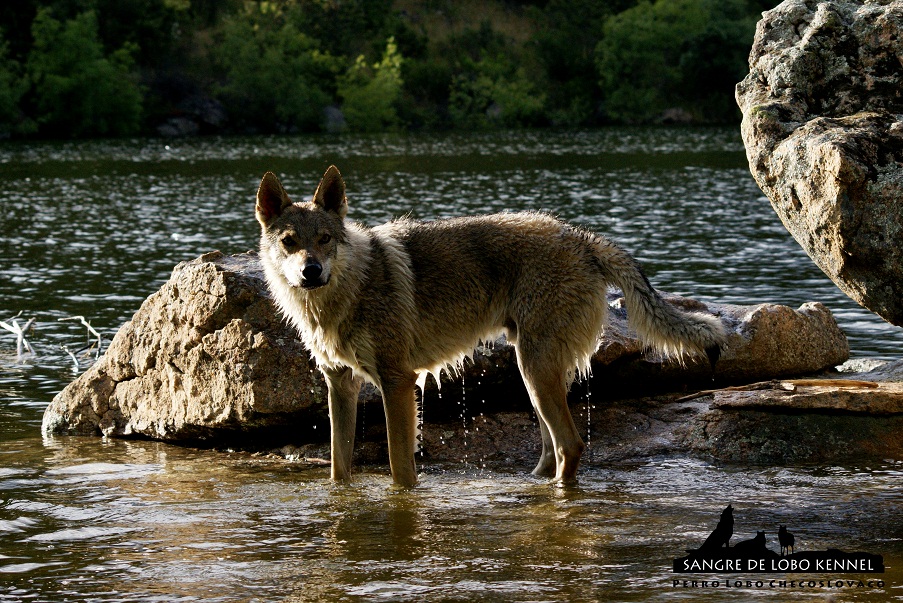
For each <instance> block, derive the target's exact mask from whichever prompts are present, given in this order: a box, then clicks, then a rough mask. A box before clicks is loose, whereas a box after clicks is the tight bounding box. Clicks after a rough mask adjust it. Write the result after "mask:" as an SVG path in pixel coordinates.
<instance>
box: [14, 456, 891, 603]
mask: <svg viewBox="0 0 903 603" xmlns="http://www.w3.org/2000/svg"><path fill="white" fill-rule="evenodd" d="M17 447H18V448H19V450H14V449H15V448H17ZM0 451H2V452H3V453H4V456H5V457H6V459H7V461H8V462H7V463H6V466H5V468H4V469H2V470H0V499H3V500H4V503H3V505H2V506H0V574H2V576H3V579H2V580H0V600H4V599H6V598H8V599H10V600H13V599H16V598H18V600H54V601H62V600H78V601H89V600H93V601H117V600H123V599H124V598H125V600H130V601H173V600H180V597H184V598H185V600H198V599H201V600H206V601H237V600H241V601H253V600H257V601H283V600H291V601H310V600H324V601H325V600H336V601H337V600H359V599H362V600H384V601H447V600H460V601H593V600H598V601H605V600H621V601H652V600H665V599H670V598H672V597H673V596H674V595H680V596H681V597H687V598H696V599H698V600H708V601H719V600H725V601H726V600H736V599H735V598H734V596H735V594H736V592H733V591H732V592H727V591H725V592H719V591H714V592H713V591H710V590H709V591H690V592H688V591H686V590H684V589H679V588H678V589H676V588H674V587H673V585H672V579H673V578H674V576H673V575H672V574H671V570H670V564H671V561H672V560H673V559H674V558H676V557H679V556H682V555H683V554H684V549H686V548H687V547H689V546H696V545H698V544H699V543H701V542H702V541H703V540H704V539H705V537H706V536H707V535H708V530H710V529H711V528H712V526H713V524H714V522H716V521H717V517H718V514H719V513H720V509H721V508H723V507H724V506H725V505H726V504H727V503H728V502H730V503H732V504H733V505H734V508H735V520H736V523H735V541H736V540H740V539H743V538H746V537H751V536H752V535H754V533H755V531H757V530H765V531H766V532H768V533H769V541H770V544H771V545H772V548H776V547H777V543H776V536H775V532H776V530H777V526H778V524H788V525H790V526H792V527H793V528H794V529H793V530H792V531H793V532H794V533H795V534H796V537H797V547H798V548H799V549H800V550H803V549H805V550H814V549H825V548H828V547H834V546H842V547H844V548H847V549H849V550H853V549H860V550H869V551H872V552H878V553H881V554H883V555H884V559H885V564H886V565H887V566H888V568H889V569H888V573H887V574H885V575H883V576H881V578H882V579H883V580H884V581H885V582H887V583H888V584H891V583H895V584H898V585H899V584H900V583H901V579H903V572H901V570H900V569H899V568H900V564H901V562H903V545H901V538H903V507H901V505H900V504H899V502H900V497H899V494H898V484H899V481H900V479H901V477H903V475H901V469H903V468H901V467H900V466H899V465H894V464H887V465H885V466H876V467H869V468H860V469H853V468H839V467H831V468H822V469H815V468H780V469H763V468H757V469H742V468H719V467H715V466H711V465H708V464H705V463H702V462H698V461H691V460H686V459H661V460H656V461H650V462H648V463H646V464H640V465H626V466H617V467H613V468H611V469H608V470H599V469H594V470H589V471H586V472H584V474H583V475H582V479H581V483H580V486H579V487H577V488H574V489H558V488H553V487H550V486H549V485H548V484H546V483H545V482H544V481H541V480H537V479H534V478H531V477H528V476H525V475H524V474H522V473H520V472H516V473H506V472H493V473H491V474H489V475H486V474H485V473H484V474H481V475H476V474H463V475H462V473H461V472H460V469H459V468H457V467H454V468H448V469H450V470H446V469H447V468H445V467H441V466H431V467H429V468H428V473H427V474H426V475H424V476H423V481H422V484H421V485H420V486H419V487H418V488H416V489H415V490H413V491H408V492H397V491H393V490H391V489H389V488H388V487H387V485H388V480H387V478H386V475H385V470H384V469H382V470H380V469H379V468H377V469H374V470H372V471H373V472H372V473H369V472H368V473H363V474H360V475H358V476H357V480H356V482H355V483H354V484H353V485H351V486H347V487H345V486H335V485H332V484H331V483H329V482H327V481H326V476H327V473H326V470H325V469H322V468H318V469H309V468H303V467H300V466H298V465H294V464H291V463H288V462H285V461H281V460H274V459H266V458H254V457H251V456H248V455H245V454H225V453H217V452H210V451H195V450H185V449H180V448H176V447H172V446H167V445H164V444H158V443H150V442H122V441H113V442H105V443H103V444H99V443H98V442H97V441H93V440H90V439H66V440H64V441H61V442H56V441H50V442H47V443H46V447H45V448H43V449H41V448H40V447H35V446H33V445H30V444H28V443H26V442H24V441H23V442H19V443H18V444H17V443H12V442H6V443H4V444H3V445H2V448H0ZM10 494H11V495H12V496H11V498H10ZM678 577H679V578H683V577H685V576H678ZM721 578H722V579H723V578H724V577H723V576H722V577H721ZM746 578H748V577H747V576H732V579H746ZM752 578H753V579H755V578H756V576H752ZM771 578H774V579H799V578H800V576H785V575H779V576H770V577H769V579H771ZM872 578H874V576H873V577H872ZM814 579H818V576H817V575H816V576H815V578H814ZM740 590H742V591H743V592H744V595H743V596H744V597H747V598H749V597H757V596H768V595H771V596H773V595H774V591H773V590H772V591H771V592H769V591H768V590H757V589H755V588H752V589H740ZM855 591H856V592H855V596H856V599H857V600H864V601H868V600H871V601H879V600H887V597H888V596H889V595H893V594H899V593H894V592H893V591H892V590H891V589H888V588H884V589H874V588H873V589H855ZM844 592H849V591H844ZM810 594H811V593H809V594H805V593H803V594H800V593H796V592H784V593H782V595H781V600H797V599H802V598H809V595H810ZM821 594H822V595H823V594H825V593H824V591H823V592H821ZM123 595H125V597H124V596H123Z"/></svg>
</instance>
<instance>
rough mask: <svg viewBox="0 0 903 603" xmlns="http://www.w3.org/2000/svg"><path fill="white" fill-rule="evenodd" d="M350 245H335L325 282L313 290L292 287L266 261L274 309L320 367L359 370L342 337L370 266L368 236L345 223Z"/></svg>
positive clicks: (357, 228)
mask: <svg viewBox="0 0 903 603" xmlns="http://www.w3.org/2000/svg"><path fill="white" fill-rule="evenodd" d="M345 230H346V235H347V238H348V242H347V243H344V244H342V245H339V247H338V251H337V255H336V258H335V259H334V260H333V264H332V269H331V275H330V279H329V283H328V284H326V285H324V286H323V287H319V288H317V289H311V290H307V289H303V288H300V287H292V286H291V285H290V284H289V283H288V281H287V279H286V278H285V276H284V275H283V274H282V273H281V272H280V271H279V268H278V267H277V266H275V265H273V263H272V262H269V261H266V260H264V262H263V264H264V271H265V273H266V280H267V284H268V286H269V288H270V291H271V292H272V294H273V297H274V301H275V302H276V306H277V307H278V308H279V310H280V312H281V313H282V315H283V316H284V317H285V318H286V319H287V320H288V321H289V322H290V323H291V325H292V326H293V327H294V328H295V329H296V330H297V331H298V333H299V334H300V336H301V339H302V341H304V345H305V346H306V347H307V349H308V350H309V351H310V352H311V354H312V355H313V356H314V358H315V359H316V361H317V364H318V365H319V366H321V367H324V368H336V367H339V366H350V367H352V368H355V369H358V367H359V362H358V358H357V354H356V353H355V350H354V349H353V348H352V347H351V346H348V345H346V343H347V342H344V341H343V339H342V338H341V337H340V332H341V325H342V323H343V322H344V321H345V320H346V319H347V318H348V317H349V316H351V315H352V313H353V312H354V308H355V306H356V303H357V300H358V299H359V295H358V293H359V291H360V290H361V289H362V288H363V286H364V282H365V281H366V278H367V274H366V272H367V269H366V267H367V266H369V264H370V243H369V240H370V237H369V236H368V234H367V231H366V229H365V228H364V227H362V226H360V225H358V224H354V223H346V225H345Z"/></svg>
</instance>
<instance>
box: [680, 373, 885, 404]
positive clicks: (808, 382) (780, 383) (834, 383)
mask: <svg viewBox="0 0 903 603" xmlns="http://www.w3.org/2000/svg"><path fill="white" fill-rule="evenodd" d="M797 387H840V388H844V387H861V388H868V389H874V388H877V387H880V385H879V384H877V383H875V382H874V381H855V380H853V379H784V380H779V379H774V380H771V381H759V382H758V383H750V384H749V385H737V386H734V387H722V388H720V389H706V390H703V391H700V392H696V393H695V394H690V395H688V396H683V397H682V398H678V399H677V400H675V402H688V401H690V400H695V399H697V398H703V397H705V396H711V395H712V394H717V393H718V392H753V391H761V390H766V389H782V390H785V391H789V392H792V391H796V388H797Z"/></svg>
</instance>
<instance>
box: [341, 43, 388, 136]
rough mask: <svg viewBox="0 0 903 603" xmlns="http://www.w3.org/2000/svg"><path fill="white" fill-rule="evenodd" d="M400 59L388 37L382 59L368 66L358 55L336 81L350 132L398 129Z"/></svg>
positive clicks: (361, 56)
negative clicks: (397, 108) (397, 105)
mask: <svg viewBox="0 0 903 603" xmlns="http://www.w3.org/2000/svg"><path fill="white" fill-rule="evenodd" d="M401 65H402V57H401V54H400V53H399V52H398V47H397V46H396V45H395V38H392V37H390V38H389V40H388V41H387V43H386V50H385V52H384V53H383V56H382V59H381V60H380V61H379V62H378V63H375V64H373V65H369V64H368V63H367V61H366V59H365V58H364V55H360V56H358V57H357V60H355V62H354V64H353V65H352V66H351V67H350V68H349V69H348V71H347V72H346V73H345V74H344V75H343V76H342V77H340V78H339V83H338V89H339V96H341V97H342V100H343V101H344V102H343V103H342V112H343V113H344V116H345V122H346V123H347V124H348V127H349V128H351V129H352V130H360V131H364V132H374V131H378V130H385V129H391V128H395V127H397V126H398V113H397V110H396V104H397V102H398V99H399V98H400V96H401V88H402V85H403V82H402V79H401Z"/></svg>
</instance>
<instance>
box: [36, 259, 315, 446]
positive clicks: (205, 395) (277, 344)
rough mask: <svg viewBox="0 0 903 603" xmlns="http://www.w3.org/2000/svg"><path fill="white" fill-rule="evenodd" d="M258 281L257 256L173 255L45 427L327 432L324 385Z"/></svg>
mask: <svg viewBox="0 0 903 603" xmlns="http://www.w3.org/2000/svg"><path fill="white" fill-rule="evenodd" d="M265 288H266V285H265V282H264V280H263V274H262V271H261V268H260V267H259V265H258V262H257V258H256V255H254V254H247V255H244V256H232V257H226V256H224V255H222V254H221V253H218V252H215V253H211V254H207V255H204V256H202V257H200V258H199V259H197V260H194V261H192V262H183V263H181V264H179V265H178V266H176V268H175V270H174V271H173V273H172V277H171V278H170V279H169V281H168V282H167V283H166V284H164V285H163V287H162V288H161V289H160V290H159V291H157V292H156V293H154V294H153V295H151V296H150V297H149V298H147V300H145V302H144V303H143V304H142V305H141V307H140V308H139V310H138V311H137V312H136V313H135V315H134V317H132V319H131V320H130V321H129V322H127V323H125V324H124V325H123V326H122V327H121V328H120V329H119V331H118V332H117V334H116V336H115V337H114V338H113V341H112V342H111V343H110V346H109V348H108V349H107V351H106V353H104V355H103V356H102V357H101V358H100V360H99V361H98V362H96V363H95V364H94V365H92V366H91V367H90V368H89V369H88V370H87V371H85V373H83V374H82V375H81V376H80V377H79V378H78V379H76V380H75V381H74V382H73V383H71V384H70V385H69V386H68V387H66V388H65V389H64V390H63V391H62V392H61V393H60V394H58V395H57V396H56V397H55V398H54V399H53V401H52V402H51V403H50V405H49V406H48V408H47V410H46V411H45V414H44V421H43V430H44V432H45V433H68V434H98V433H102V434H103V435H106V436H114V437H123V436H144V437H149V438H155V439H161V440H183V441H185V440H188V441H195V440H211V439H217V440H219V441H222V440H226V439H230V438H236V437H242V435H247V434H248V433H250V432H255V433H257V434H260V433H268V432H271V431H273V430H280V431H282V430H287V429H290V430H291V431H292V433H294V434H295V435H298V436H300V437H304V435H305V434H306V433H307V432H309V431H310V430H312V429H315V428H317V427H320V428H321V429H324V430H328V419H327V409H326V384H325V382H324V380H323V378H322V376H321V375H320V373H319V371H318V370H316V365H315V363H314V362H313V361H312V360H311V359H310V357H309V356H308V354H307V352H306V350H305V349H304V346H303V344H301V342H300V341H298V339H297V338H295V337H294V336H293V335H292V334H291V333H290V332H289V330H288V329H287V328H286V327H285V325H284V324H283V322H282V320H281V319H280V318H279V317H278V316H276V313H275V311H274V309H273V305H272V303H271V302H270V300H269V299H268V298H267V297H266V296H265V290H266V289H265Z"/></svg>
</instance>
